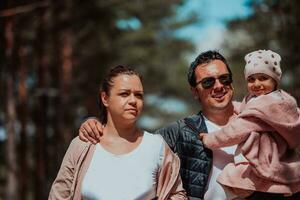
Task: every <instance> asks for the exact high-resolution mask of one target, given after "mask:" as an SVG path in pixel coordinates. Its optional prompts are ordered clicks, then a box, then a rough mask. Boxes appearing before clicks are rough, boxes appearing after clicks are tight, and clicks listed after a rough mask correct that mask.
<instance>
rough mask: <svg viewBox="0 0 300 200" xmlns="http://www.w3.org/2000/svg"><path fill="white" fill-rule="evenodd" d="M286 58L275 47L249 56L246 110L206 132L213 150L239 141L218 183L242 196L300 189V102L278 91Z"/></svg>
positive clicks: (204, 138)
mask: <svg viewBox="0 0 300 200" xmlns="http://www.w3.org/2000/svg"><path fill="white" fill-rule="evenodd" d="M280 60H281V58H280V56H279V55H278V54H277V53H275V52H272V51H270V50H258V51H254V52H252V53H249V54H247V55H246V56H245V61H246V66H245V71H244V72H245V78H246V80H247V88H248V92H249V94H248V95H247V96H246V97H245V98H244V100H243V102H242V104H241V105H240V114H239V115H238V116H237V117H236V118H235V119H233V120H232V121H230V122H229V124H227V125H226V126H224V127H222V128H221V129H220V130H219V131H216V132H211V133H208V134H204V133H201V134H200V138H201V139H202V141H203V144H204V145H205V146H206V147H207V148H210V149H216V148H221V147H226V146H232V145H235V144H238V147H237V150H236V153H235V159H234V163H230V164H228V165H227V166H226V167H225V168H224V169H223V171H222V173H221V175H220V176H219V177H218V182H219V183H220V184H222V185H223V186H225V188H228V189H230V190H232V191H233V192H234V193H235V194H236V195H237V196H239V197H247V196H250V195H251V194H252V193H253V192H254V191H259V192H261V193H279V194H283V195H284V196H290V195H293V194H294V193H297V192H299V191H300V159H299V156H298V155H297V154H296V153H295V151H294V149H295V148H296V147H297V146H298V145H299V143H300V112H299V109H298V107H297V102H296V100H295V99H294V98H293V97H292V96H290V95H289V94H287V93H286V92H284V91H283V90H280V89H278V85H279V82H280V78H281V74H282V73H281V69H280ZM253 195H254V194H253ZM274 195H276V194H274Z"/></svg>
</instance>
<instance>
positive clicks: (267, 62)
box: [244, 50, 282, 85]
mask: <svg viewBox="0 0 300 200" xmlns="http://www.w3.org/2000/svg"><path fill="white" fill-rule="evenodd" d="M245 61H246V66H245V71H244V73H245V78H246V79H247V78H248V77H249V76H250V75H252V74H257V73H262V74H266V75H268V76H270V77H272V78H273V79H274V80H275V81H276V82H277V85H278V84H279V82H280V79H281V74H282V72H281V68H280V61H281V57H280V55H279V54H278V53H275V52H273V51H271V50H258V51H253V52H251V53H248V54H247V55H246V56H245Z"/></svg>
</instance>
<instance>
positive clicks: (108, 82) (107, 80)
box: [99, 65, 142, 124]
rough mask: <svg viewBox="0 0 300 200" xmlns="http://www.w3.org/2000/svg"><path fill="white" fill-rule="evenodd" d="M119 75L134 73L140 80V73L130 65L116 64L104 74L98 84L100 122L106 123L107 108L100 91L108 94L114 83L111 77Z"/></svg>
mask: <svg viewBox="0 0 300 200" xmlns="http://www.w3.org/2000/svg"><path fill="white" fill-rule="evenodd" d="M119 75H136V76H138V77H139V78H140V80H141V81H142V77H141V75H140V74H139V73H138V72H137V71H135V70H134V69H132V68H130V67H126V66H123V65H118V66H116V67H113V68H111V69H110V71H109V72H108V73H107V74H106V75H105V77H104V79H103V81H102V82H101V85H100V93H99V108H100V117H99V118H100V122H101V123H102V124H106V123H107V109H106V107H105V106H104V104H103V102H102V98H101V92H105V93H106V94H107V95H109V93H110V90H111V87H112V86H113V83H114V81H113V79H114V78H115V77H117V76H119Z"/></svg>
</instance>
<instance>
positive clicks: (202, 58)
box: [188, 51, 232, 87]
mask: <svg viewBox="0 0 300 200" xmlns="http://www.w3.org/2000/svg"><path fill="white" fill-rule="evenodd" d="M213 60H221V61H222V62H224V64H225V65H226V67H227V70H228V72H229V74H231V75H232V73H231V70H230V68H229V66H228V64H227V61H226V59H225V58H224V57H223V56H222V55H221V54H220V53H219V52H217V51H205V52H203V53H201V54H199V55H198V56H197V58H196V59H195V60H194V61H193V62H192V63H191V65H190V67H189V71H188V82H189V84H190V86H192V87H196V77H195V69H196V67H197V66H198V65H201V64H204V63H210V62H212V61H213Z"/></svg>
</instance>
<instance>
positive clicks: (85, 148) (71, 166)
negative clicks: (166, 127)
mask: <svg viewBox="0 0 300 200" xmlns="http://www.w3.org/2000/svg"><path fill="white" fill-rule="evenodd" d="M143 95H144V90H143V85H142V82H141V78H140V76H139V74H138V73H137V72H135V71H134V70H132V69H130V68H127V67H124V66H117V67H115V68H113V69H112V70H111V71H110V72H109V73H108V75H107V76H106V77H105V79H104V80H103V82H102V85H101V90H100V93H99V96H100V112H101V115H100V116H101V122H102V124H104V125H105V127H104V129H103V131H104V136H103V137H102V138H101V141H100V142H99V143H98V144H96V145H94V144H91V143H85V142H82V141H81V140H79V138H78V137H76V138H75V139H74V140H73V141H72V143H71V144H70V146H69V148H68V150H67V153H66V155H65V157H64V159H63V162H62V165H61V168H60V170H59V172H58V175H57V177H56V179H55V181H54V183H53V185H52V188H51V191H50V195H49V199H51V200H52V199H53V200H54V199H55V200H59V199H76V200H80V199H86V200H91V199H93V200H100V199H105V200H115V199H128V200H129V199H130V200H131V199H139V200H143V199H145V200H146V199H147V200H148V199H158V200H165V199H187V197H186V195H185V191H184V189H183V188H182V182H181V179H180V176H179V168H180V161H179V158H178V157H177V156H176V155H175V154H174V153H173V152H172V151H171V149H170V148H169V147H168V145H167V144H166V143H165V142H164V140H163V138H162V137H161V136H159V135H153V134H150V133H148V132H146V131H142V130H140V129H139V128H138V127H137V126H136V121H137V119H138V118H139V116H140V114H141V111H142V108H143Z"/></svg>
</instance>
